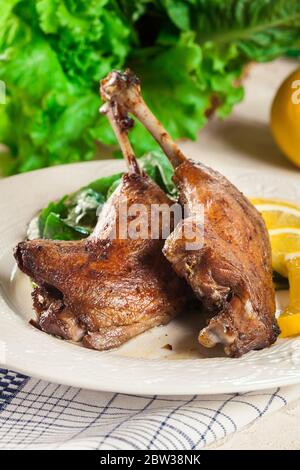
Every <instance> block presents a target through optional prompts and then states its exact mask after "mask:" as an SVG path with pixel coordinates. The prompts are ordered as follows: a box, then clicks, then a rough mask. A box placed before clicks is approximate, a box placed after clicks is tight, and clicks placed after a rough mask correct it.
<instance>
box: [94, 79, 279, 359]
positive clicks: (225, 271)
mask: <svg viewBox="0 0 300 470" xmlns="http://www.w3.org/2000/svg"><path fill="white" fill-rule="evenodd" d="M103 96H104V97H105V98H106V99H107V96H110V97H111V99H113V100H115V101H116V102H117V103H118V104H119V105H120V106H122V108H123V110H124V109H126V110H127V112H131V113H132V114H133V115H134V116H135V117H137V118H138V119H139V120H140V121H141V123H142V124H143V125H144V126H145V127H146V128H147V129H148V130H149V132H150V133H151V134H152V135H153V137H154V138H155V139H156V141H157V142H158V143H159V145H160V146H161V147H162V149H163V150H164V152H165V154H166V155H167V156H168V158H169V159H170V161H171V163H172V164H173V166H174V168H175V182H176V184H177V186H178V189H179V193H180V197H179V199H180V202H181V204H182V205H185V204H187V206H188V209H189V211H188V212H189V214H188V216H187V218H186V219H185V220H184V223H183V226H181V225H180V226H178V227H177V228H176V229H175V231H174V232H173V234H171V235H170V236H169V238H168V239H167V241H166V244H165V247H164V254H165V256H166V257H167V259H168V260H169V261H170V262H171V264H172V266H173V268H174V270H175V271H176V272H177V273H178V274H179V275H180V276H182V277H183V278H185V279H186V280H187V281H188V283H189V284H190V285H191V287H192V288H193V290H194V292H195V294H196V295H197V297H198V298H199V299H201V301H202V303H203V304H204V306H205V307H206V309H207V310H209V311H210V312H211V315H212V318H211V320H210V321H209V323H208V326H207V327H206V328H204V329H203V330H202V331H201V332H200V334H199V342H200V343H201V344H202V345H204V346H206V347H213V346H215V345H216V344H217V343H222V344H223V345H224V349H225V352H226V353H227V354H228V355H230V356H234V357H235V356H241V355H242V354H244V353H246V352H247V351H250V350H251V349H261V348H264V347H266V346H269V345H270V344H272V343H273V342H274V341H275V340H276V337H277V335H278V328H277V326H276V321H275V318H274V314H275V293H274V289H273V284H272V269H271V249H270V242H269V237H268V233H267V230H266V227H265V225H264V222H263V219H262V217H261V215H260V214H259V213H258V212H257V211H256V209H255V208H254V207H253V206H252V205H251V203H250V202H249V201H248V199H247V198H246V197H244V196H243V195H242V194H241V193H240V192H239V191H238V190H237V188H235V187H234V186H233V185H232V184H231V183H230V182H229V181H228V180H227V179H226V178H224V177H223V176H221V175H220V174H219V173H217V172H215V171H213V170H212V169H210V168H207V167H206V166H205V165H201V164H198V163H194V162H191V161H188V160H187V159H186V157H185V156H184V155H183V154H182V152H181V151H180V150H179V149H178V147H177V146H176V144H175V143H174V142H173V141H172V139H171V137H170V136H169V134H168V133H167V132H166V130H165V129H164V128H163V127H162V125H161V124H160V122H159V121H158V120H157V119H156V117H155V116H154V115H153V114H152V112H151V111H150V110H149V109H148V108H147V105H146V103H145V102H144V100H143V98H142V96H141V94H140V82H139V80H138V79H136V77H135V76H134V74H133V73H132V72H131V71H129V70H127V71H125V72H124V73H120V72H116V71H114V72H112V73H111V74H110V75H109V76H108V77H107V78H106V79H105V80H104V82H103ZM199 204H202V205H203V207H204V215H205V219H204V226H205V231H204V243H203V246H202V247H201V248H200V247H199V248H198V249H196V250H193V251H191V250H187V249H186V246H187V245H186V242H187V241H189V240H186V239H185V238H182V233H184V231H183V228H184V227H188V226H189V225H193V226H194V225H195V224H196V222H197V216H198V215H199V214H198V211H199V209H197V205H199Z"/></svg>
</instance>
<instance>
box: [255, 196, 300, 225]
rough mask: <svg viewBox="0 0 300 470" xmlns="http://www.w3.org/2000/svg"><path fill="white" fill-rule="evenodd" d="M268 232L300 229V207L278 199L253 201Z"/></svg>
mask: <svg viewBox="0 0 300 470" xmlns="http://www.w3.org/2000/svg"><path fill="white" fill-rule="evenodd" d="M251 202H252V204H253V205H254V206H255V207H256V209H257V210H258V211H259V212H260V213H261V215H262V216H263V219H264V221H265V223H266V226H267V228H268V230H270V229H275V228H283V227H295V228H300V206H299V205H297V204H294V203H290V202H285V201H281V200H276V199H252V200H251Z"/></svg>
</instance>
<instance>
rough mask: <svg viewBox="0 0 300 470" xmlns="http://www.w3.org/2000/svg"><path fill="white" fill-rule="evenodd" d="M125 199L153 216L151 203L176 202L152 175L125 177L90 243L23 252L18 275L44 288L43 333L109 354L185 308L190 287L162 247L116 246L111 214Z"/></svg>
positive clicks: (50, 244)
mask: <svg viewBox="0 0 300 470" xmlns="http://www.w3.org/2000/svg"><path fill="white" fill-rule="evenodd" d="M121 197H126V198H127V203H128V206H129V207H130V205H131V204H132V203H142V204H146V206H147V208H148V210H149V212H148V214H150V204H159V203H166V204H170V203H171V201H170V200H169V199H168V198H167V196H166V195H165V194H164V192H163V191H162V190H161V189H160V188H159V187H158V186H157V185H156V184H155V183H153V182H152V181H151V180H150V179H149V178H148V177H147V176H144V175H137V174H125V175H124V176H123V179H122V182H121V184H120V186H119V187H118V188H117V190H116V191H115V192H114V194H113V195H112V196H111V198H110V199H109V200H108V202H107V203H106V206H105V207H104V209H103V211H102V213H101V215H100V218H99V221H98V224H97V227H96V229H95V231H94V234H93V235H92V236H91V237H89V238H88V239H85V240H82V241H79V242H78V241H74V242H64V241H57V242H54V241H51V240H49V241H48V240H33V241H25V242H21V243H19V245H18V246H17V248H16V250H15V258H16V260H17V262H18V266H19V268H20V269H21V270H22V271H23V272H24V273H26V274H27V275H28V276H30V277H31V278H32V279H33V280H34V281H35V282H36V283H37V284H38V286H39V287H38V288H36V290H35V292H34V294H33V297H34V306H35V309H36V311H37V313H38V317H39V326H40V327H41V329H42V330H43V331H45V332H47V333H51V334H54V335H57V336H61V337H62V338H65V339H71V340H74V341H79V340H81V339H83V343H84V344H85V345H86V346H88V347H91V348H95V349H99V350H101V349H109V348H114V347H117V346H119V345H121V344H122V343H124V342H125V341H127V340H128V339H130V338H131V337H133V336H135V335H137V334H139V333H142V332H143V331H145V330H147V329H149V328H151V327H153V326H157V325H162V324H165V323H168V322H169V321H170V320H171V319H172V318H173V317H174V316H175V315H176V314H178V313H179V312H180V310H181V309H182V307H183V305H184V303H185V299H186V295H185V294H186V292H185V289H186V287H185V284H184V283H183V282H182V281H181V280H180V279H179V278H178V277H177V275H176V274H175V273H174V272H173V270H172V268H171V266H170V265H169V263H168V261H167V260H166V259H165V257H164V256H163V254H162V247H163V244H164V240H151V239H146V240H143V239H138V240H130V239H118V238H116V239H113V240H111V239H110V236H109V234H110V233H111V229H113V227H114V225H115V223H116V221H115V220H114V218H113V217H112V213H113V211H112V209H113V208H116V210H117V207H118V202H119V200H120V198H121ZM117 213H118V211H117ZM149 220H150V219H149ZM130 221H131V222H133V221H134V217H132V216H131V217H130ZM145 223H147V222H145ZM117 235H118V234H117Z"/></svg>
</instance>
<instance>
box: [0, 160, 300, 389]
mask: <svg viewBox="0 0 300 470" xmlns="http://www.w3.org/2000/svg"><path fill="white" fill-rule="evenodd" d="M123 169H124V166H123V162H122V161H110V160H106V161H101V162H91V163H83V164H76V165H68V166H62V167H56V168H51V169H46V170H41V171H37V172H34V173H27V174H24V175H20V176H15V177H12V178H6V179H3V180H1V181H0V217H1V225H0V227H1V228H0V364H1V365H2V367H6V368H11V369H14V370H17V371H19V372H23V373H25V374H28V375H31V376H34V377H38V378H42V379H46V380H49V381H53V382H57V383H61V384H67V385H74V386H78V387H84V388H89V389H95V390H106V391H115V392H124V393H133V394H168V395H180V394H216V393H227V392H228V393H229V392H242V391H249V390H258V389H265V388H268V387H273V386H282V385H290V384H294V383H298V382H299V383H300V338H299V339H297V338H294V339H289V340H278V341H277V342H276V344H275V345H273V346H272V347H270V348H269V349H265V350H263V351H253V352H250V353H248V354H246V355H245V356H243V357H242V358H240V359H230V358H227V357H224V356H222V353H221V352H220V351H215V350H212V351H210V350H204V349H201V348H200V346H199V345H198V343H197V340H196V338H197V333H198V331H199V328H200V323H199V322H200V321H201V318H200V315H186V316H185V315H184V314H183V315H181V316H180V317H179V318H178V319H176V320H174V321H173V322H171V323H170V324H169V325H167V326H165V327H158V328H154V329H152V330H150V331H148V332H146V333H143V334H142V335H140V336H138V337H137V338H134V339H132V340H131V341H129V342H128V343H127V344H125V345H124V346H122V347H121V348H119V349H117V350H114V351H110V352H97V351H92V350H88V349H85V348H83V347H81V346H79V345H76V344H71V343H69V342H66V341H62V340H60V339H57V338H55V337H51V336H49V335H47V334H45V333H42V332H40V331H38V330H37V329H35V328H34V327H32V326H31V325H30V324H29V323H28V320H29V319H30V318H33V317H34V313H33V311H32V307H31V298H30V291H31V285H30V281H29V279H28V278H27V277H26V276H24V275H22V274H21V273H20V272H18V271H17V270H16V269H15V263H14V259H13V256H12V251H13V248H14V246H15V245H16V244H17V242H18V241H20V240H22V239H23V238H24V236H25V233H26V226H27V223H28V221H29V220H30V219H31V218H32V217H33V215H34V214H35V213H36V212H37V211H38V210H39V209H40V208H41V207H43V206H44V205H45V204H47V202H48V201H50V200H53V199H55V198H57V197H59V196H62V195H63V194H65V193H68V192H70V191H73V190H75V189H77V188H79V187H80V186H82V185H84V184H86V183H87V182H89V181H91V180H93V179H95V178H97V177H100V176H104V175H109V174H111V173H114V172H117V171H120V170H123ZM219 170H220V171H222V173H223V174H225V175H226V176H227V177H228V178H229V179H230V180H231V181H232V182H233V183H234V184H236V185H237V186H238V187H239V188H240V189H241V190H242V191H244V192H245V193H246V194H247V195H249V196H268V197H272V196H273V197H279V198H280V197H281V198H284V199H289V200H291V201H293V200H294V201H300V185H299V176H298V175H297V174H296V175H295V174H294V173H292V172H289V171H287V170H276V169H275V170H273V173H272V175H270V174H269V172H266V173H263V171H262V170H260V171H259V172H257V171H256V170H253V169H251V170H245V169H241V168H237V167H232V166H227V167H226V166H225V167H223V168H219ZM277 300H278V308H279V309H280V308H283V307H284V306H285V304H286V303H287V300H288V294H287V293H285V292H281V293H280V295H278V296H277ZM166 344H171V345H172V347H173V349H172V350H168V349H166V348H164V346H165V345H166ZM214 355H217V357H214Z"/></svg>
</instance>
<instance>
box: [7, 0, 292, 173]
mask: <svg viewBox="0 0 300 470" xmlns="http://www.w3.org/2000/svg"><path fill="white" fill-rule="evenodd" d="M299 48H300V2H299V0H272V1H270V0H226V1H225V0H186V1H183V0H90V1H85V0H5V1H4V0H3V1H2V2H1V16H0V80H3V81H4V82H5V84H6V93H7V97H6V104H5V105H0V142H2V143H4V144H6V146H7V147H8V149H9V152H10V156H8V155H7V154H6V156H5V158H4V156H0V166H1V170H2V171H6V172H7V173H15V172H22V171H28V170H33V169H36V168H41V167H45V166H49V165H56V164H60V163H69V162H77V161H80V160H89V159H91V158H93V155H94V154H95V142H96V141H101V142H102V143H105V144H109V145H111V144H114V143H115V138H114V135H113V133H112V130H111V128H110V127H109V124H108V122H107V120H106V119H105V118H104V117H102V116H99V113H98V108H99V95H98V87H99V85H98V81H99V79H100V78H102V77H103V76H105V75H106V74H107V73H108V72H109V71H110V70H111V69H112V68H124V67H126V66H130V67H131V68H132V69H133V70H135V71H136V72H137V74H138V75H139V76H140V77H141V79H142V82H143V90H144V94H145V97H146V99H147V101H148V102H149V104H150V107H151V108H152V109H153V111H154V112H155V113H156V114H157V116H158V118H159V119H160V120H161V121H162V123H163V124H164V125H165V127H166V128H167V129H168V130H169V132H170V133H171V134H172V136H173V137H174V138H180V137H189V138H191V139H194V138H195V137H196V134H197V131H198V129H199V128H201V127H202V126H203V125H204V124H205V122H206V113H207V110H208V109H209V108H210V107H211V105H212V101H213V102H214V103H218V109H217V113H218V115H219V116H221V117H224V116H226V115H227V114H228V113H230V111H231V109H232V107H233V106H234V104H235V103H237V102H239V101H240V100H241V99H242V98H243V88H242V87H241V85H240V77H241V74H242V72H243V69H244V67H245V66H246V65H247V64H248V63H249V62H252V61H258V62H263V61H267V60H271V59H274V58H275V57H278V56H279V55H281V54H284V53H286V52H287V51H288V50H290V49H293V50H299ZM131 138H132V142H133V144H134V148H135V150H136V152H137V154H138V155H142V154H143V153H146V152H148V151H149V150H153V149H155V148H157V147H156V144H155V143H154V141H153V140H152V138H151V137H150V136H149V134H148V133H147V132H146V131H145V130H144V129H143V128H142V127H141V126H140V125H137V126H136V127H135V128H134V129H133V131H132V135H131Z"/></svg>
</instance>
